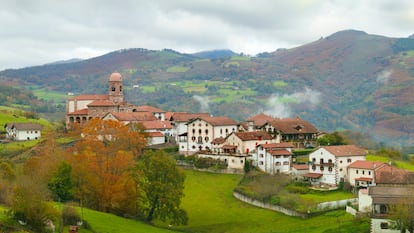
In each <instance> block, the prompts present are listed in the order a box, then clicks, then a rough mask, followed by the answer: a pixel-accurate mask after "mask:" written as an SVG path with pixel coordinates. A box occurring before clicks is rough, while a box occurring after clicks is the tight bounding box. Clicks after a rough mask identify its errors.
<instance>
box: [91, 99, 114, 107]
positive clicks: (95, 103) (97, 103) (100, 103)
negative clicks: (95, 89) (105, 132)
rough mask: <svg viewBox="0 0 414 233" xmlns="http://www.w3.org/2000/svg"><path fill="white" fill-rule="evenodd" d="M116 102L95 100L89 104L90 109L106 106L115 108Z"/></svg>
mask: <svg viewBox="0 0 414 233" xmlns="http://www.w3.org/2000/svg"><path fill="white" fill-rule="evenodd" d="M115 105H116V104H114V102H112V101H110V100H95V101H93V102H92V103H90V104H88V105H87V106H88V107H101V106H103V107H105V106H115Z"/></svg>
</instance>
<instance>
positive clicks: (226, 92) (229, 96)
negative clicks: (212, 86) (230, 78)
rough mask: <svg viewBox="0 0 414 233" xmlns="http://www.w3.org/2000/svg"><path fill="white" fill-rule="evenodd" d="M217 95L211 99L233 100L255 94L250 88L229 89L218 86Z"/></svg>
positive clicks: (216, 100)
mask: <svg viewBox="0 0 414 233" xmlns="http://www.w3.org/2000/svg"><path fill="white" fill-rule="evenodd" d="M218 93H219V95H218V96H215V97H214V98H213V99H212V101H213V102H215V103H220V102H232V101H235V100H242V97H243V96H253V95H255V94H256V92H255V91H253V90H251V89H239V90H237V89H236V90H235V89H231V88H220V89H219V90H218Z"/></svg>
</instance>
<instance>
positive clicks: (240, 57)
mask: <svg viewBox="0 0 414 233" xmlns="http://www.w3.org/2000/svg"><path fill="white" fill-rule="evenodd" d="M230 60H231V61H250V57H248V56H232V57H231V58H230Z"/></svg>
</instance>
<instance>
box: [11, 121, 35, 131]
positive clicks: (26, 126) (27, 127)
mask: <svg viewBox="0 0 414 233" xmlns="http://www.w3.org/2000/svg"><path fill="white" fill-rule="evenodd" d="M4 127H5V128H6V127H7V128H11V129H17V130H41V129H42V127H43V126H42V125H40V124H36V123H21V122H19V123H16V122H13V123H7V124H6V125H5V126H4Z"/></svg>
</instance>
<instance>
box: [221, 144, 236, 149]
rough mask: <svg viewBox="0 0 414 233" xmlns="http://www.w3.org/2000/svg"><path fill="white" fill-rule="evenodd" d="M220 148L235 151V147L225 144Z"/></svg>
mask: <svg viewBox="0 0 414 233" xmlns="http://www.w3.org/2000/svg"><path fill="white" fill-rule="evenodd" d="M221 148H223V149H236V148H237V146H236V145H229V144H226V145H223V146H222V147H221Z"/></svg>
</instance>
